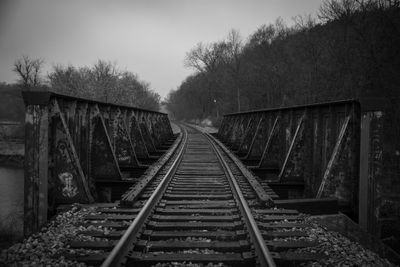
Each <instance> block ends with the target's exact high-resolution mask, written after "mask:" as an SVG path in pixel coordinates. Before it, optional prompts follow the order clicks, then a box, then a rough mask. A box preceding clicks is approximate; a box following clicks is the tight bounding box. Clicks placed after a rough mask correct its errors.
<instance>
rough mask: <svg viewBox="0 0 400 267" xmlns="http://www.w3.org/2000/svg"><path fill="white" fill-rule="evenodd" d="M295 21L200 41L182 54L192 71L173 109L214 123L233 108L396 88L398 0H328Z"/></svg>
mask: <svg viewBox="0 0 400 267" xmlns="http://www.w3.org/2000/svg"><path fill="white" fill-rule="evenodd" d="M293 21H294V23H293V25H292V26H290V27H289V26H286V25H285V23H284V22H283V21H282V19H277V20H276V22H275V23H274V24H270V25H262V26H260V27H259V28H258V29H257V30H256V31H255V32H254V33H253V34H251V36H250V37H249V38H248V39H247V40H245V41H244V40H243V39H242V38H241V36H240V34H239V33H238V32H237V31H235V30H232V31H231V32H229V34H228V36H227V37H226V38H225V40H223V41H219V42H215V43H209V44H205V43H198V44H197V45H196V46H195V47H194V48H193V49H192V50H190V51H189V52H188V53H187V55H186V58H185V61H184V63H185V66H187V67H189V68H192V69H194V70H195V72H194V73H193V74H192V75H191V76H189V77H187V78H186V79H185V80H184V81H183V82H182V84H181V85H180V86H179V87H178V88H177V90H175V91H172V92H171V93H170V94H169V96H168V104H167V107H168V110H169V111H170V113H171V115H173V116H174V117H175V118H176V119H181V120H204V119H209V120H211V121H213V122H214V124H218V122H219V121H220V119H221V115H222V114H225V113H231V112H237V111H246V110H254V109H260V108H271V107H280V106H290V105H299V104H305V103H315V102H324V101H333V100H341V99H349V98H358V97H361V96H381V95H385V96H398V95H399V88H400V75H399V73H400V1H398V0H327V1H324V2H323V3H322V4H321V6H320V9H319V12H318V15H317V17H316V18H313V17H311V16H298V17H296V18H294V20H293Z"/></svg>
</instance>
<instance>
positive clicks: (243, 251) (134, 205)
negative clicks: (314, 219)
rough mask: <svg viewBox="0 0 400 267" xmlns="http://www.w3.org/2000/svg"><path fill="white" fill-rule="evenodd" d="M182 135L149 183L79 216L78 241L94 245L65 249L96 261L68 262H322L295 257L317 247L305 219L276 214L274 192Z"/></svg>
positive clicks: (200, 136) (213, 143)
mask: <svg viewBox="0 0 400 267" xmlns="http://www.w3.org/2000/svg"><path fill="white" fill-rule="evenodd" d="M181 129H182V135H181V136H180V138H178V140H177V141H176V143H175V146H174V153H172V152H171V157H170V158H169V160H168V161H166V162H165V163H164V164H163V166H160V167H159V169H158V171H157V172H156V173H155V175H154V176H152V177H147V178H146V179H143V180H141V181H140V182H139V183H138V184H136V185H135V186H133V187H132V188H130V189H129V190H128V191H127V192H126V193H125V194H124V195H123V196H122V198H121V201H120V204H119V205H117V204H110V205H103V206H99V207H97V208H96V209H95V211H94V212H93V213H92V214H89V215H86V216H85V218H84V225H83V226H84V228H83V229H84V231H82V232H80V233H79V234H80V235H84V236H90V237H92V239H89V241H82V238H81V239H80V240H78V241H72V242H70V244H69V246H70V248H73V249H75V250H76V251H79V249H85V250H86V251H88V250H89V251H90V250H93V251H96V253H92V254H91V253H87V252H86V254H85V255H74V256H73V258H74V260H78V261H81V262H85V263H87V264H89V265H101V266H120V265H125V266H153V265H155V266H170V265H169V264H171V266H172V264H175V265H173V266H177V265H178V263H182V264H189V263H193V264H199V265H200V266H202V265H204V266H207V264H210V265H211V266H256V265H259V266H280V265H288V264H289V265H291V264H297V263H299V262H309V261H314V260H317V259H319V258H320V257H322V256H321V255H319V254H316V253H296V252H294V251H295V250H296V249H298V248H307V247H312V246H315V245H316V243H315V242H314V241H308V239H307V232H306V231H304V229H305V228H307V227H309V225H307V223H305V222H304V217H303V215H301V214H299V213H298V212H297V211H296V210H287V209H277V208H275V207H274V204H273V197H274V196H275V194H274V193H273V191H272V190H270V189H269V188H268V187H265V185H264V186H261V185H260V184H259V183H258V181H257V180H256V179H255V178H254V177H253V176H252V175H251V174H250V173H249V172H248V171H247V170H246V169H245V168H244V167H243V166H241V165H240V163H238V161H237V160H236V159H235V158H234V157H233V156H232V155H231V154H230V153H229V151H227V150H226V149H225V148H224V147H223V146H222V145H221V144H220V143H219V142H218V141H217V140H215V139H214V138H213V137H212V136H211V135H208V134H205V133H201V132H200V131H198V130H197V129H194V128H192V127H189V126H186V125H183V126H181ZM93 237H94V238H95V240H93ZM99 251H100V253H99ZM178 266H179V265H178ZM183 266H185V265H183Z"/></svg>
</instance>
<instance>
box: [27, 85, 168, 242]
mask: <svg viewBox="0 0 400 267" xmlns="http://www.w3.org/2000/svg"><path fill="white" fill-rule="evenodd" d="M23 98H24V102H25V105H26V123H25V129H26V144H25V147H26V156H25V200H24V201H25V232H26V234H30V233H33V232H35V231H37V230H38V229H39V227H40V226H41V225H42V224H43V223H44V222H46V219H47V218H46V216H47V212H48V209H53V208H54V206H55V205H57V204H61V203H73V202H92V201H94V200H95V198H96V197H97V196H96V195H97V194H96V186H97V183H98V182H104V181H108V180H115V181H121V179H122V177H123V176H122V173H121V169H120V165H123V167H124V174H125V175H131V174H129V173H127V171H128V170H130V168H132V169H135V168H136V167H137V168H138V169H139V170H142V171H143V166H141V165H140V164H139V161H138V158H137V157H138V156H137V154H138V155H140V157H142V158H145V159H147V158H150V155H149V150H150V149H153V150H152V152H157V151H156V150H155V147H154V142H156V143H157V144H160V145H161V143H162V142H164V141H166V140H168V139H170V138H171V137H172V129H171V126H170V124H169V120H168V117H167V114H165V113H160V112H156V111H149V110H145V109H140V108H134V107H129V106H122V105H114V104H109V103H104V102H99V101H92V100H88V99H82V98H76V97H72V96H65V95H60V94H55V93H52V92H39V91H30V92H23ZM139 121H140V124H139ZM143 132H144V134H143ZM143 135H145V137H144V136H143ZM151 160H153V158H152V159H151ZM151 160H150V162H151ZM48 199H49V201H50V202H48Z"/></svg>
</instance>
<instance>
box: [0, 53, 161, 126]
mask: <svg viewBox="0 0 400 267" xmlns="http://www.w3.org/2000/svg"><path fill="white" fill-rule="evenodd" d="M43 64H44V61H43V60H42V59H32V58H30V57H28V56H23V57H22V58H20V59H17V60H16V61H15V63H14V68H13V70H14V71H15V73H16V74H17V77H18V83H17V84H6V83H0V95H1V96H2V98H1V99H0V120H3V121H4V120H5V121H22V120H24V112H25V108H24V105H23V101H22V98H21V93H20V92H21V90H48V91H53V92H56V93H60V94H64V95H71V96H76V97H83V98H88V99H92V100H97V101H102V102H107V103H114V104H121V105H129V106H134V107H140V108H144V109H150V110H157V111H158V110H159V106H160V96H159V95H158V94H157V93H155V92H154V91H153V90H152V89H151V88H150V84H149V83H147V82H144V81H141V80H140V79H139V77H138V76H137V75H136V74H134V73H131V72H128V71H120V70H118V68H117V67H116V65H115V64H113V63H111V62H108V61H104V60H98V61H97V62H96V63H95V64H94V65H93V66H91V67H80V68H77V67H74V66H62V65H56V66H54V67H53V68H52V70H51V71H50V73H48V74H47V75H46V76H45V75H43V74H42V69H43Z"/></svg>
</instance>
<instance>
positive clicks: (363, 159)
mask: <svg viewBox="0 0 400 267" xmlns="http://www.w3.org/2000/svg"><path fill="white" fill-rule="evenodd" d="M370 126H371V114H370V113H364V114H362V116H361V134H360V179H359V193H358V196H359V202H358V222H359V224H360V226H361V228H362V229H363V230H365V231H367V230H368V221H369V215H368V213H369V212H368V211H369V204H368V199H369V198H370V194H369V193H370V190H369V153H370V142H369V139H370V134H369V132H370Z"/></svg>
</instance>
